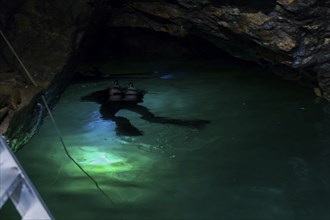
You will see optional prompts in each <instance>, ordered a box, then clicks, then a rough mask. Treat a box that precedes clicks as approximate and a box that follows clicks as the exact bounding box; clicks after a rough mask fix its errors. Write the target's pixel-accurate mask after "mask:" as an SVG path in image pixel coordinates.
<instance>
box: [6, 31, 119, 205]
mask: <svg viewBox="0 0 330 220" xmlns="http://www.w3.org/2000/svg"><path fill="white" fill-rule="evenodd" d="M0 34H1V36H2V37H3V39H4V40H5V42H6V43H7V45H8V47H9V49H10V50H11V52H12V53H13V54H14V56H15V57H16V59H17V60H18V62H19V64H20V65H21V66H22V68H23V70H24V71H25V73H26V74H27V76H28V77H29V79H30V80H31V82H32V84H33V85H34V86H35V87H38V84H37V83H36V82H35V81H34V79H33V77H32V76H31V74H30V73H29V71H28V70H27V69H26V67H25V65H24V64H23V62H22V61H21V59H20V58H19V56H18V55H17V53H16V52H15V50H14V48H13V47H12V46H11V44H10V43H9V41H8V40H7V38H6V36H5V35H4V33H3V32H2V30H0ZM41 98H42V101H43V103H44V104H45V107H46V109H47V112H48V114H49V116H50V119H51V121H52V123H53V126H54V128H55V130H56V132H57V135H58V137H59V138H60V141H61V143H62V146H63V149H64V151H65V153H66V155H67V156H68V157H69V158H70V160H71V161H72V162H73V163H74V164H75V165H76V166H77V167H78V168H79V169H80V170H81V171H82V172H83V173H84V174H85V175H86V176H87V177H88V178H89V179H91V180H92V181H93V182H94V184H95V186H96V188H97V189H98V190H99V191H100V192H101V193H102V194H103V195H104V196H105V197H106V198H107V200H109V201H110V202H111V203H112V204H113V205H114V206H115V207H116V203H115V202H114V201H113V200H112V199H111V198H110V197H109V196H108V195H107V194H106V193H105V192H104V191H103V190H102V189H101V187H100V186H99V184H98V183H97V181H96V180H95V179H94V178H93V177H92V176H91V175H90V174H88V173H87V172H86V171H85V170H84V169H83V168H82V167H81V166H80V165H79V163H78V162H77V161H76V160H75V159H74V158H73V157H72V156H71V155H70V153H69V151H68V149H67V147H66V145H65V142H64V140H63V136H62V134H61V132H60V129H59V128H58V126H57V124H56V121H55V118H54V117H53V114H52V112H51V111H50V108H49V106H48V104H47V101H46V99H45V97H44V95H41Z"/></svg>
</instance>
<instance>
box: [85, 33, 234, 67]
mask: <svg viewBox="0 0 330 220" xmlns="http://www.w3.org/2000/svg"><path fill="white" fill-rule="evenodd" d="M194 58H195V59H196V58H198V59H207V60H208V59H215V58H219V59H221V60H228V61H232V60H238V59H236V58H233V57H232V56H230V55H229V54H228V53H226V52H224V51H223V50H221V49H219V48H217V47H216V46H215V45H214V44H212V43H210V42H208V41H207V40H205V39H202V38H200V37H196V36H193V35H188V36H186V37H184V38H182V37H175V36H172V35H170V34H168V33H163V32H156V31H153V30H149V29H146V28H132V27H113V28H109V27H108V28H103V29H102V30H101V31H100V33H99V34H98V38H97V40H95V41H93V42H90V45H89V47H87V48H86V51H85V52H84V54H83V60H82V62H91V63H93V62H107V61H109V60H154V61H155V60H166V59H172V60H173V59H179V60H190V59H194Z"/></svg>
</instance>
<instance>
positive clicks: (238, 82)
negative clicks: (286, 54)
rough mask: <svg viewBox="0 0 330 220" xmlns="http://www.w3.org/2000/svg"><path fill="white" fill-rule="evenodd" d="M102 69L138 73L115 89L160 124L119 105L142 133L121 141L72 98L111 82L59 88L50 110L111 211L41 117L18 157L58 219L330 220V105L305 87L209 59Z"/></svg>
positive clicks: (95, 107) (121, 133) (108, 123)
mask: <svg viewBox="0 0 330 220" xmlns="http://www.w3.org/2000/svg"><path fill="white" fill-rule="evenodd" d="M102 70H103V71H105V72H110V73H114V74H116V73H135V77H134V78H130V77H127V75H126V77H122V78H120V77H119V78H118V80H119V84H120V85H122V86H126V85H127V84H128V83H129V81H133V82H134V85H135V86H136V87H137V88H140V89H144V90H146V91H147V93H146V95H145V97H144V102H143V103H140V104H139V105H140V106H143V107H145V108H146V109H148V111H149V113H151V114H152V115H153V116H154V118H157V119H162V120H156V119H155V120H148V119H147V120H146V118H144V117H141V115H140V114H138V113H137V112H134V111H130V110H129V109H122V110H120V111H118V112H117V113H116V117H118V118H124V119H125V120H126V122H127V121H129V123H130V125H131V127H132V126H133V127H134V128H135V129H136V131H138V133H133V134H132V133H127V134H125V129H126V128H125V127H124V128H123V130H118V127H117V125H116V123H115V121H114V120H111V119H107V118H105V117H103V116H102V114H101V111H100V105H99V104H98V103H95V102H82V101H81V100H80V97H81V96H84V95H86V94H89V93H91V92H94V91H98V90H102V89H104V88H106V87H108V86H110V85H111V84H112V79H109V80H106V81H91V82H76V83H74V84H72V85H71V86H70V87H69V88H67V90H66V91H65V93H64V94H63V95H62V97H61V99H60V101H59V103H58V104H57V105H56V106H55V108H54V109H53V114H54V117H55V119H56V120H57V123H58V127H59V128H60V130H61V132H62V135H63V138H64V141H65V143H66V145H67V147H68V150H69V152H70V154H71V155H72V157H73V158H75V160H76V161H77V162H78V163H79V164H80V165H81V166H82V167H83V168H84V169H85V170H86V171H87V172H88V173H89V174H90V175H91V176H92V177H93V178H95V180H96V181H97V182H98V184H99V185H100V187H101V188H102V189H103V190H104V191H105V193H106V194H107V195H108V196H109V197H110V198H111V200H113V202H114V204H113V203H110V202H109V201H108V200H107V199H106V198H105V197H104V196H103V195H102V193H100V191H98V190H97V188H96V187H95V185H94V183H93V182H92V181H91V180H90V179H89V178H88V177H86V175H85V174H84V173H82V172H81V171H80V170H79V169H78V168H77V166H75V164H74V163H72V161H71V160H70V159H69V158H68V157H67V156H66V155H65V152H64V150H63V147H62V145H61V142H60V141H59V138H58V136H57V134H56V131H55V129H54V127H53V125H52V123H51V120H50V118H49V117H48V116H47V117H46V118H45V120H44V123H43V124H42V126H41V129H40V132H39V133H37V134H36V135H35V136H34V137H33V138H32V140H31V141H30V142H29V143H28V144H27V146H25V147H24V148H23V149H22V150H20V151H19V152H18V153H17V156H18V158H19V160H20V161H21V163H22V165H23V167H24V168H25V170H26V172H27V173H28V174H29V176H30V178H31V180H32V182H33V183H34V184H35V186H36V188H37V189H38V190H39V192H40V194H41V196H42V197H43V199H44V200H45V202H46V204H47V205H48V208H49V209H50V210H51V212H52V214H53V215H54V216H55V218H57V219H80V220H82V219H135V220H136V219H228V220H229V219H230V220H233V219H237V220H245V219H253V220H261V219H262V220H278V219H297V220H304V219H305V220H310V219H314V220H326V219H329V217H330V215H329V172H328V169H329V165H330V164H329V157H330V151H329V149H330V134H329V132H327V129H329V122H330V115H329V107H328V106H327V105H328V104H327V103H325V102H323V101H322V100H321V101H320V100H317V99H316V97H315V95H314V94H313V92H312V90H311V89H308V88H304V87H301V86H298V85H295V84H292V83H290V82H286V81H282V80H280V79H278V78H276V77H274V76H271V75H270V74H268V72H267V71H268V70H265V69H261V68H258V67H251V66H244V65H232V64H226V63H222V64H221V63H219V62H218V63H216V62H211V61H193V62H188V61H187V62H167V61H166V62H165V61H164V62H160V61H159V62H144V63H134V62H127V63H122V62H117V63H111V64H104V65H103V66H102ZM198 122H202V123H198ZM131 127H130V128H131ZM1 212H2V213H3V214H4V215H6V216H8V218H7V217H6V219H8V220H9V219H15V217H16V216H15V215H14V213H13V210H11V209H10V207H9V206H8V207H7V208H5V209H4V210H1Z"/></svg>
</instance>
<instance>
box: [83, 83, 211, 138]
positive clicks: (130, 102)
mask: <svg viewBox="0 0 330 220" xmlns="http://www.w3.org/2000/svg"><path fill="white" fill-rule="evenodd" d="M122 91H125V92H124V94H123V92H122ZM118 92H120V93H119V95H118V96H119V97H120V99H114V97H116V95H117V94H118ZM109 93H110V94H109ZM144 93H145V91H141V90H137V89H136V88H134V86H133V83H132V82H130V83H129V87H128V88H127V89H126V90H125V89H123V88H120V87H119V84H118V81H114V83H113V86H112V87H111V88H110V92H109V89H105V90H101V91H96V92H93V93H91V94H88V95H86V96H83V97H81V100H82V101H92V102H96V103H98V104H100V105H101V106H100V113H101V115H102V116H101V117H102V118H103V119H105V120H112V121H114V122H115V123H116V125H117V127H116V132H117V135H125V136H140V135H143V132H142V131H141V130H139V129H137V128H136V127H134V126H133V125H132V124H131V123H130V121H129V120H128V119H127V118H125V117H122V116H116V114H117V113H118V112H119V111H120V110H129V111H131V112H135V113H137V114H139V115H141V117H140V118H141V119H143V120H146V121H148V122H150V123H159V124H172V125H178V126H184V127H190V128H196V129H202V128H203V127H204V126H205V125H206V124H208V123H210V121H207V120H199V119H194V120H183V119H173V118H167V117H159V116H155V115H154V114H153V113H152V112H150V110H149V109H148V108H147V107H145V106H143V105H139V103H141V102H143V97H144ZM123 95H124V97H123ZM108 96H110V99H109V98H108ZM116 98H118V97H116Z"/></svg>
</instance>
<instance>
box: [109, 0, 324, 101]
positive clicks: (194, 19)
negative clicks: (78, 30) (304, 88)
mask: <svg viewBox="0 0 330 220" xmlns="http://www.w3.org/2000/svg"><path fill="white" fill-rule="evenodd" d="M236 2H237V1H236ZM266 2H267V1H266ZM268 2H269V3H271V1H268ZM229 3H231V4H235V1H231V2H230V1H206V0H200V1H198V0H195V1H191V0H175V1H126V2H125V3H123V4H122V5H120V7H117V8H115V9H114V10H112V13H111V19H110V20H109V22H108V26H110V27H123V26H129V27H141V28H149V29H152V30H154V31H158V32H167V33H169V34H171V35H174V36H180V37H185V36H187V35H189V34H193V35H197V36H199V37H202V38H204V39H206V40H208V41H210V42H212V43H214V45H216V46H217V47H219V48H222V49H224V50H226V51H227V52H228V53H230V54H232V55H233V56H235V57H239V58H242V59H247V60H252V61H256V62H258V63H261V64H264V65H271V66H272V67H274V68H273V69H274V71H275V72H276V73H277V74H279V75H281V76H282V77H284V78H286V79H290V80H295V81H298V82H300V83H302V84H304V85H308V86H311V87H318V86H320V87H321V89H322V90H323V91H324V97H325V98H327V99H328V100H330V81H329V79H330V55H329V54H330V38H329V36H330V22H329V21H330V1H329V0H278V1H276V2H274V3H276V4H274V8H273V9H272V10H269V8H268V9H267V10H262V9H261V10H259V11H258V10H253V7H252V9H251V8H247V7H246V6H244V7H242V8H239V6H235V5H228V4H229ZM248 4H249V3H247V5H248ZM271 5H272V4H269V6H271ZM254 7H255V6H254ZM249 9H250V10H249Z"/></svg>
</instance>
